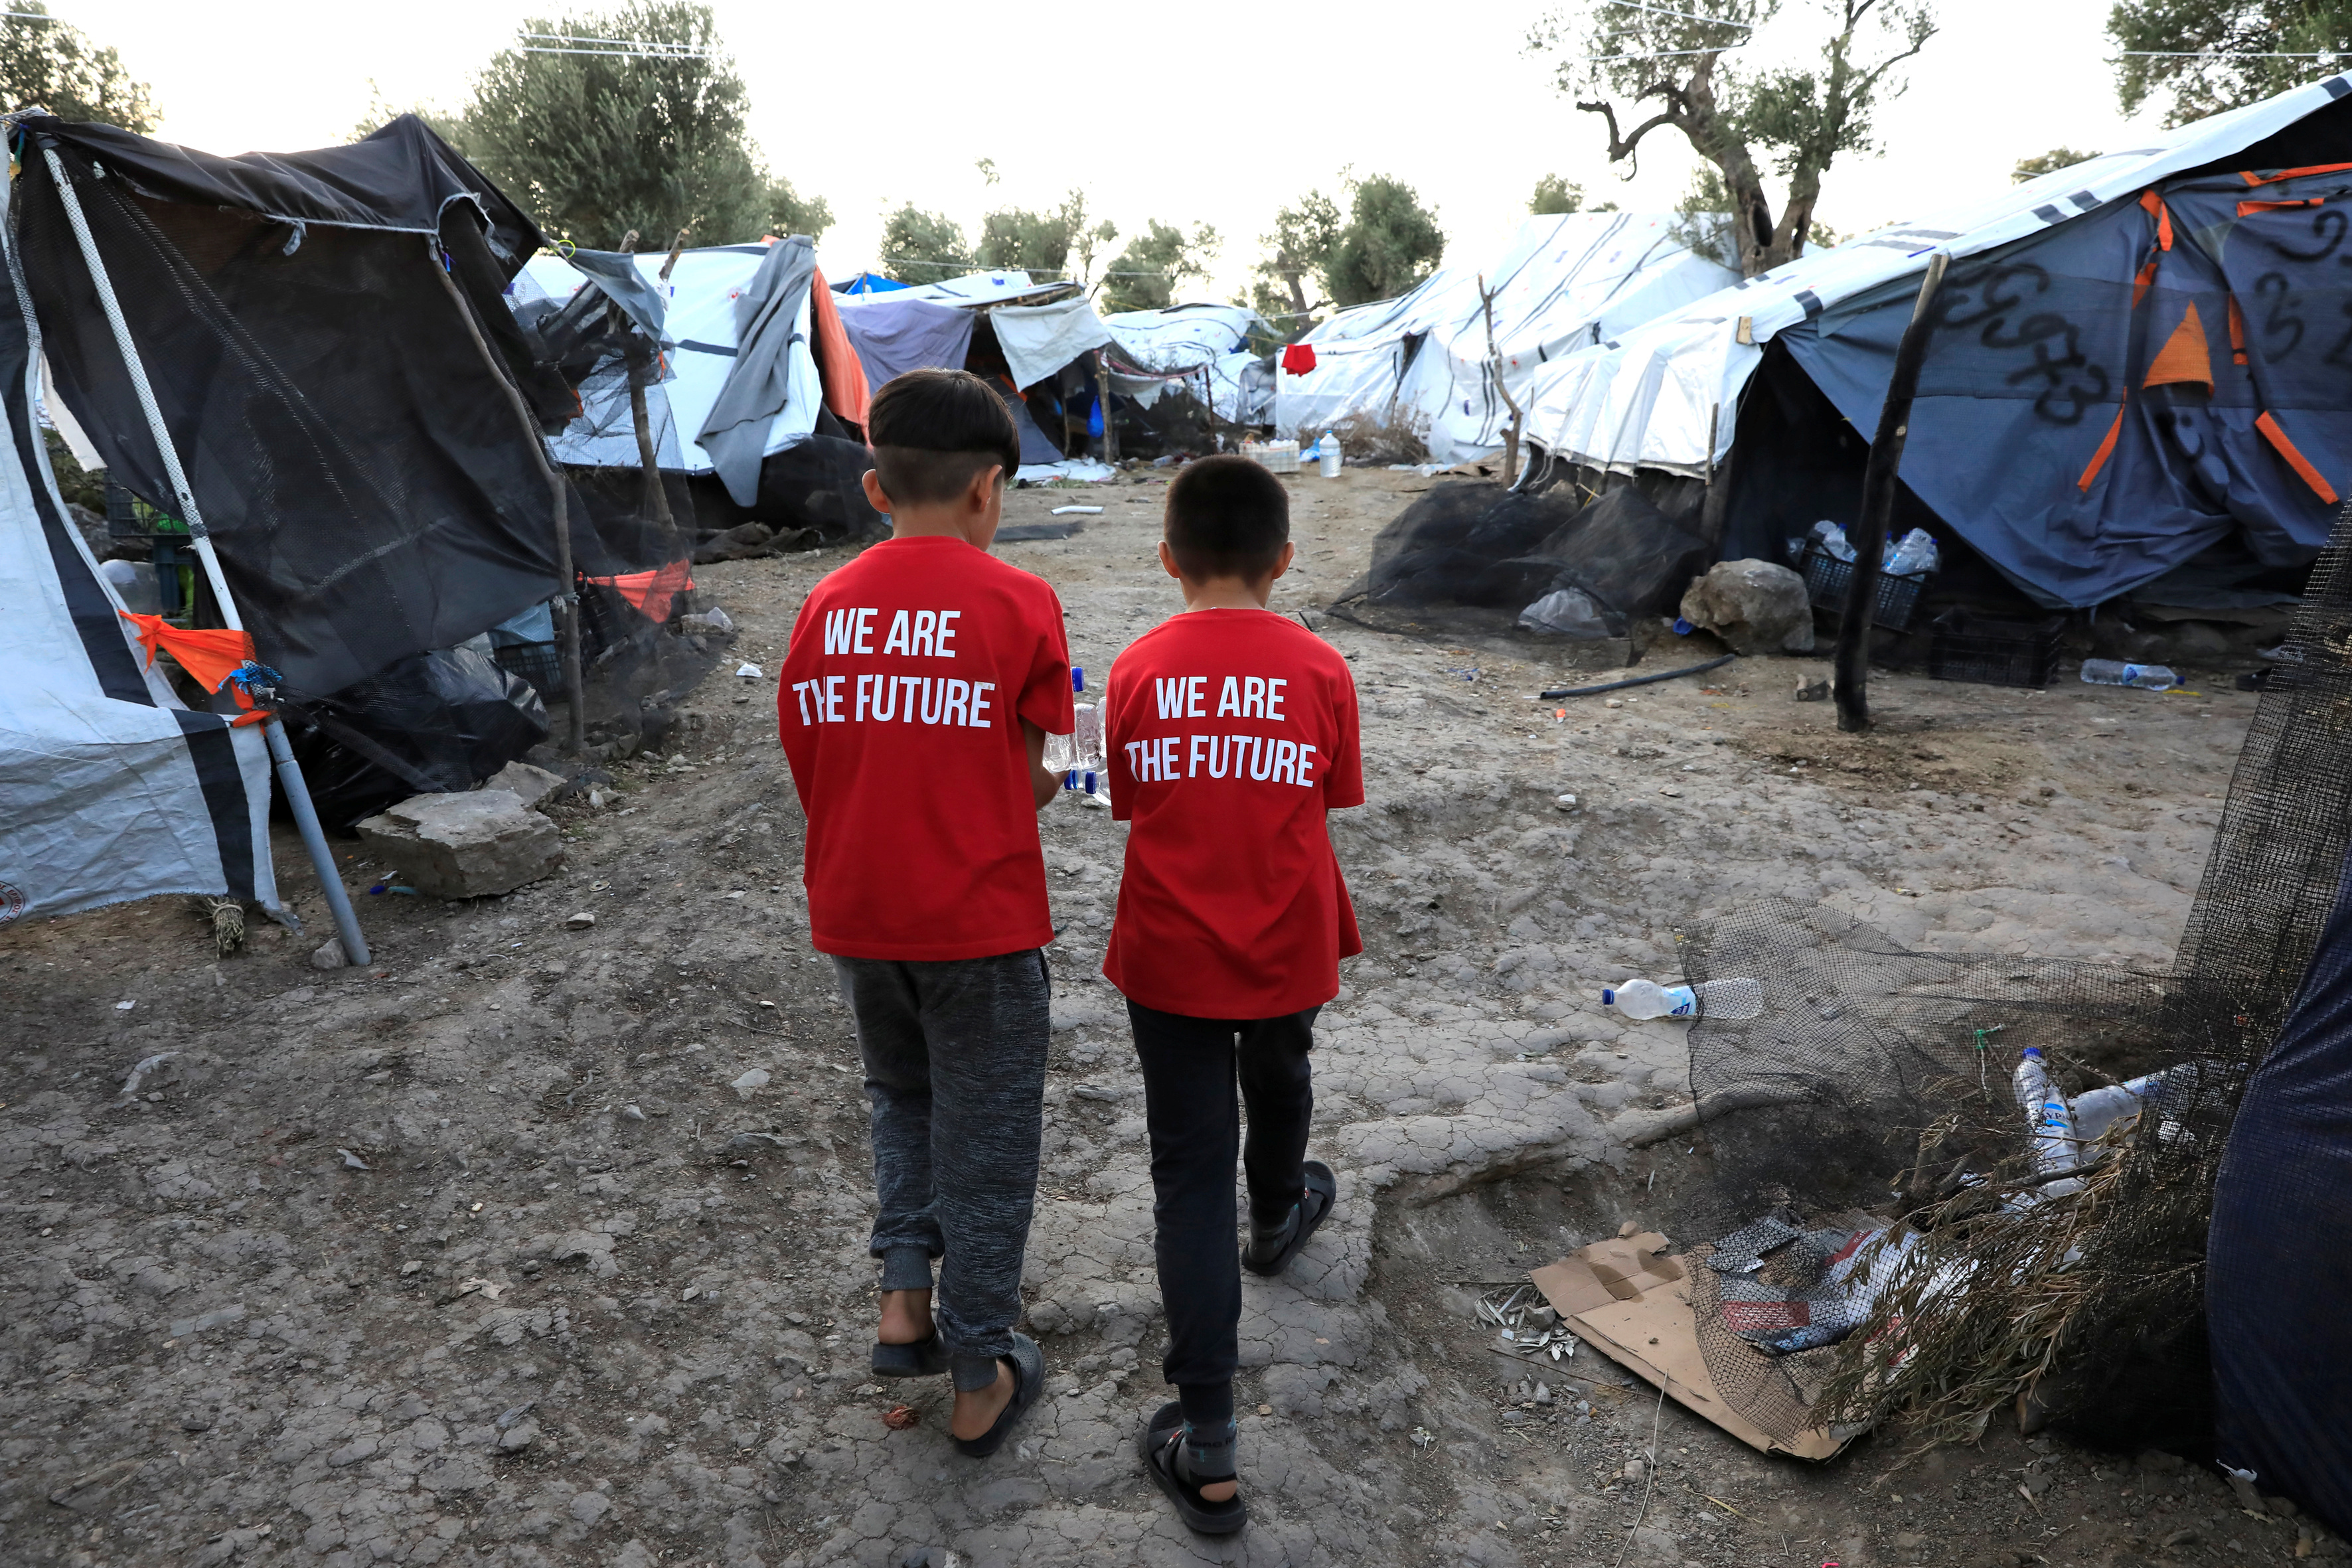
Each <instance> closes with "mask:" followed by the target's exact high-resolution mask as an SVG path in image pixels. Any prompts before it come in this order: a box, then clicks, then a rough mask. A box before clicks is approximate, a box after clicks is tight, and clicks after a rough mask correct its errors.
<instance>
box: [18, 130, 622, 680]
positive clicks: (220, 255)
mask: <svg viewBox="0 0 2352 1568" xmlns="http://www.w3.org/2000/svg"><path fill="white" fill-rule="evenodd" d="M12 132H13V143H12V144H13V150H14V151H15V152H16V155H17V158H18V161H19V163H20V165H21V169H22V174H21V176H20V178H19V179H18V180H17V182H16V194H15V197H14V200H13V201H12V203H11V204H10V210H9V220H10V224H11V227H12V231H13V237H14V241H15V244H16V249H17V252H18V254H19V255H20V256H21V257H22V258H23V285H24V287H25V288H26V289H27V290H28V291H29V293H30V296H31V303H32V306H33V308H34V310H35V313H36V315H37V319H38V321H39V325H40V331H41V336H42V340H43V349H44V352H45V353H46V355H47V360H48V363H49V366H50V370H51V374H52V376H53V378H54V383H55V385H56V388H57V392H58V396H59V397H60V398H61V399H62V400H63V401H64V403H65V404H66V405H67V407H68V409H69V410H70V411H71V413H72V414H73V416H74V417H75V419H76V420H77V421H78V422H79V424H80V426H81V427H82V429H83V430H84V431H85V432H87V433H88V435H89V439H90V441H91V443H92V445H93V446H95V447H97V448H98V451H99V453H100V456H101V457H102V458H104V459H105V461H106V464H107V467H108V469H109V471H110V474H111V475H112V476H113V477H114V478H115V479H118V480H120V481H121V483H123V484H124V485H125V486H127V487H128V488H129V489H131V490H132V491H133V492H135V493H137V494H138V495H139V496H141V497H142V499H145V500H149V501H150V502H152V504H154V505H156V506H157V507H158V508H160V509H162V510H165V511H167V512H169V511H174V510H176V508H175V505H174V499H173V485H172V482H171V479H170V476H169V475H168V473H167V472H166V469H165V466H164V464H163V462H162V460H161V458H160V456H159V453H158V451H157V449H156V446H155V443H154V440H153V438H152V436H151V435H150V433H149V426H148V424H147V422H146V419H145V417H144V416H143V412H142V406H141V404H140V400H139V396H138V389H137V388H136V387H135V386H134V385H133V384H132V382H131V378H129V377H127V376H126V375H125V374H124V372H123V362H122V358H121V353H119V352H118V350H117V347H116V340H115V337H114V335H113V330H112V324H111V323H110V321H109V319H108V315H107V309H106V304H105V302H104V301H103V300H101V299H100V294H99V290H98V289H97V288H96V287H95V285H94V283H93V280H92V276H91V271H90V268H89V266H88V264H87V263H86V261H85V258H84V255H83V252H82V248H81V245H80V240H79V236H78V235H77V233H76V232H75V228H76V222H77V219H76V216H75V215H73V214H71V213H69V212H68V210H67V205H66V204H65V203H64V202H63V201H62V200H61V199H60V195H59V191H58V177H59V175H60V174H61V175H62V177H63V178H64V179H65V180H67V181H69V182H71V184H72V186H73V189H74V192H75V195H76V196H77V198H78V201H77V204H76V205H78V206H79V211H80V214H81V215H83V216H84V218H85V220H86V222H87V225H88V228H89V236H90V238H91V240H92V241H93V242H94V244H95V247H96V249H97V251H98V252H99V255H100V258H102V260H103V263H104V266H105V269H106V271H107V272H108V273H109V274H110V277H111V279H112V284H113V294H114V296H115V298H116V299H117V300H119V301H120V310H121V313H122V315H123V317H124V318H125V324H126V325H127V328H128V331H129V336H130V338H131V342H134V343H135V344H136V345H137V349H138V353H139V355H140V357H141V359H142V361H143V363H144V368H145V372H146V375H147V379H148V381H149V383H150V384H151V385H152V392H153V395H154V398H155V400H156V402H157V404H158V405H159V406H160V411H161V414H162V416H163V425H164V426H165V428H167V429H168V431H169V432H170V434H171V437H172V439H173V445H174V446H176V447H177V448H178V450H179V453H180V456H181V459H182V461H183V463H184V467H185V469H186V476H187V479H188V482H189V484H190V486H191V488H192V490H193V492H194V497H195V499H196V500H197V501H198V502H199V503H200V505H201V510H202V513H203V516H204V519H205V525H206V527H207V528H208V530H209V532H210V535H211V538H212V541H213V543H214V547H215V549H216V551H217V552H218V554H219V557H220V560H221V563H222V567H223V569H224V572H225V574H226V581H227V583H228V584H229V586H230V588H231V591H232V592H233V593H234V594H235V595H236V599H237V601H238V603H239V604H240V605H242V606H243V608H244V613H245V616H246V618H247V628H248V629H249V630H250V631H251V632H252V634H253V637H254V640H255V644H256V650H257V655H258V657H259V658H261V660H262V661H263V662H264V663H266V664H268V665H270V666H272V667H274V668H277V669H278V671H280V672H281V673H282V674H283V676H284V677H285V680H286V685H287V687H288V689H290V690H292V691H295V692H306V693H310V694H323V693H327V692H331V691H336V690H339V689H343V688H345V687H348V686H350V685H352V683H353V682H355V681H358V680H361V679H365V678H367V677H370V676H373V675H375V674H377V673H378V672H380V671H382V670H383V669H385V668H388V667H389V666H391V665H393V664H394V663H395V662H396V661H399V660H401V659H403V658H408V657H410V656H413V655H415V654H419V653H422V652H424V651H425V650H427V649H432V648H446V647H452V646H453V645H455V644H457V643H459V642H461V641H463V640H465V639H466V638H467V637H473V636H475V635H476V634H478V633H480V632H483V631H485V630H487V629H488V628H489V627H490V626H494V625H496V624H498V623H499V622H501V621H504V620H506V619H508V618H509V617H510V616H515V615H516V614H518V613H519V612H521V611H523V610H525V609H526V608H528V607H529V606H530V605H534V604H536V603H539V602H541V601H544V600H546V599H548V598H550V597H551V596H552V595H556V594H557V593H559V592H560V591H561V589H562V586H563V582H562V577H563V573H562V567H561V565H560V553H561V552H560V550H559V542H558V539H557V526H558V524H557V519H558V518H559V517H560V516H562V515H564V514H565V513H566V512H567V511H568V512H569V513H570V514H571V515H570V521H569V528H568V531H569V534H570V539H569V542H570V544H571V546H572V564H573V566H574V568H575V569H576V570H578V571H580V572H583V573H586V574H610V573H614V572H627V571H635V570H641V569H644V568H646V567H649V566H654V565H657V564H659V562H657V561H655V560H650V559H645V558H643V557H644V555H645V548H644V546H643V545H642V544H641V543H636V542H632V541H629V540H626V539H624V540H621V541H619V542H618V543H619V545H620V548H618V549H615V548H614V547H612V546H610V545H608V544H607V543H606V542H605V541H604V539H603V538H602V537H600V535H599V534H598V533H597V531H596V530H595V527H594V525H593V521H591V520H590V519H588V518H587V517H585V516H583V513H584V512H585V510H586V509H584V508H579V507H565V506H563V505H562V502H561V501H560V500H559V496H560V493H561V492H560V490H559V489H556V488H555V487H553V486H551V482H550V474H549V468H548V466H547V461H546V458H545V454H544V449H543V447H541V442H540V439H539V437H540V432H541V431H542V430H545V429H551V428H558V427H560V426H562V424H563V423H564V422H565V421H567V420H568V419H569V418H570V417H571V416H572V415H573V414H574V413H575V412H576V411H577V409H578V401H577V398H576V397H575V395H573V394H572V391H571V389H570V388H569V387H568V386H567V385H566V384H564V383H563V381H562V377H561V376H560V375H559V374H556V373H555V371H554V370H553V369H552V368H551V367H550V366H547V365H545V364H543V363H541V354H540V353H539V350H538V348H537V345H535V344H534V343H533V342H531V341H530V338H529V337H528V335H527V334H526V333H525V332H524V331H523V330H522V328H521V327H520V325H519V324H518V323H517V322H516V321H515V320H514V318H513V316H512V314H511V312H510V311H509V310H507V308H506V306H505V303H504V301H503V300H502V298H501V293H502V291H503V289H505V287H506V285H507V283H508V281H509V279H511V278H512V277H513V275H514V273H515V272H516V271H517V270H518V269H519V268H520V267H521V265H522V263H523V262H524V261H525V260H527V259H528V258H530V255H531V254H532V252H533V251H534V250H536V249H537V248H538V247H540V246H541V243H542V240H541V234H540V232H539V230H538V228H537V226H535V225H533V224H532V222H531V221H530V218H529V217H528V216H525V215H524V214H523V213H522V212H521V211H520V209H518V208H517V207H516V206H515V205H514V204H513V203H511V202H509V200H508V199H507V198H506V197H505V196H504V195H501V194H500V193H499V191H498V189H497V188H496V187H495V186H493V185H492V184H490V183H489V181H488V179H486V178H485V177H484V176H483V175H482V174H481V173H480V172H479V171H478V170H477V169H475V168H474V167H473V166H472V165H471V164H469V163H467V162H466V161H465V160H464V159H463V158H461V157H459V156H458V155H457V153H455V152H453V151H452V150H451V149H450V148H449V147H448V146H447V144H446V143H445V142H442V141H441V140H440V138H439V137H437V136H436V135H435V134H434V133H433V132H431V131H430V130H429V129H427V128H426V127H425V124H424V123H423V122H422V121H419V120H417V119H416V118H415V117H414V116H403V117H401V118H400V119H398V120H395V121H393V122H392V123H390V124H388V125H386V126H384V127H383V129H382V130H380V131H378V132H375V133H374V134H373V135H372V136H370V137H368V138H366V139H365V140H364V141H362V142H355V143H352V144H351V145H349V146H343V147H332V148H326V149H322V150H320V151H317V152H310V153H284V154H263V153H249V154H246V155H244V156H240V157H235V158H228V157H217V156H214V155H212V154H209V153H198V152H194V151H192V150H189V149H186V148H182V147H175V146H172V145H170V144H168V143H164V142H155V141H151V140H149V139H147V138H145V137H141V136H136V135H133V134H131V132H125V131H121V130H118V129H116V128H114V127H111V126H104V125H84V124H74V123H68V122H66V121H60V120H57V119H55V118H52V117H49V116H47V115H42V114H37V113H34V114H25V115H20V116H18V117H16V119H15V121H13V126H12ZM50 153H54V154H55V157H56V163H55V165H54V169H53V167H52V164H51V163H50V161H49V157H48V154H50ZM518 398H520V406H519V405H518ZM526 410H527V412H526ZM533 425H536V426H538V428H537V429H534V428H532V426H533Z"/></svg>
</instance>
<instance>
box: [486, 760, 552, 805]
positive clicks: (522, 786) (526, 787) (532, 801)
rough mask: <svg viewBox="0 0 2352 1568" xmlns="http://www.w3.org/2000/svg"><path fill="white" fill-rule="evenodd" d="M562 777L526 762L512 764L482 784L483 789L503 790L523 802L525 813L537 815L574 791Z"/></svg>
mask: <svg viewBox="0 0 2352 1568" xmlns="http://www.w3.org/2000/svg"><path fill="white" fill-rule="evenodd" d="M571 784H572V781H571V780H570V779H567V778H565V777H564V776H563V775H562V773H550V772H548V771H547V770H546V769H545V768H542V767H538V766H535V765H533V764H532V763H526V762H520V761H518V762H511V763H508V764H507V765H506V766H505V767H502V768H500V769H499V771H498V772H497V773H492V774H491V775H490V776H489V777H488V778H486V779H484V780H483V781H482V787H483V788H484V789H502V790H504V791H506V792H507V793H508V794H509V795H512V796H514V797H515V798H516V799H517V800H520V802H522V805H523V809H524V810H525V811H537V810H538V809H539V808H540V807H541V806H542V805H546V804H547V803H548V802H549V801H551V800H553V799H554V798H555V797H556V796H557V795H561V794H562V793H563V792H564V790H566V789H568V788H569V787H571Z"/></svg>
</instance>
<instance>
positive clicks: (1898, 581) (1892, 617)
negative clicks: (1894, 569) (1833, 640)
mask: <svg viewBox="0 0 2352 1568" xmlns="http://www.w3.org/2000/svg"><path fill="white" fill-rule="evenodd" d="M1798 569H1799V571H1801V573H1802V574H1804V579H1805V592H1806V596H1807V597H1808V598H1810V599H1811V601H1812V603H1813V607H1814V608H1815V609H1821V610H1827V611H1829V612H1830V613H1831V614H1832V615H1843V613H1844V611H1845V591H1846V588H1847V586H1848V585H1849V584H1852V583H1853V562H1851V561H1841V560H1839V559H1838V558H1837V557H1836V556H1834V555H1832V554H1831V553H1830V552H1828V551H1826V550H1823V549H1822V547H1821V544H1820V542H1818V541H1815V540H1808V541H1806V542H1805V553H1804V555H1803V557H1802V559H1801V561H1800V562H1799V563H1798ZM1926 586H1927V574H1926V573H1925V572H1917V573H1914V574H1912V575H1910V576H1908V577H1897V576H1895V574H1892V573H1887V572H1882V573H1880V574H1879V576H1878V613H1877V614H1876V615H1875V616H1872V617H1871V621H1872V624H1873V625H1874V626H1885V628H1886V629H1887V630H1888V631H1890V632H1899V631H1906V630H1908V629H1909V628H1910V626H1911V617H1912V616H1914V615H1915V614H1916V613H1917V611H1918V608H1919V591H1920V590H1921V589H1922V588H1924V587H1926Z"/></svg>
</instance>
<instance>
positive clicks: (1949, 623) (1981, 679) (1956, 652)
mask: <svg viewBox="0 0 2352 1568" xmlns="http://www.w3.org/2000/svg"><path fill="white" fill-rule="evenodd" d="M1930 630H1932V631H1933V632H1934V634H1935V635H1934V636H1933V637H1931V638H1929V640H1928V644H1927V677H1928V679H1931V680H1969V681H1974V682H1975V683H1976V684H1977V685H1979V686H2028V687H2042V686H2047V685H2049V684H2050V678H2051V677H2052V676H2053V675H2055V674H2057V673H2058V656H2059V643H2060V641H2061V640H2062V639H2063V637H2064V636H2065V632H2066V617H2065V616H2050V617H2049V618H2047V619H2046V620H2040V621H1996V620H1989V619H1985V618H1982V617H1979V616H1964V615H1961V614H1958V612H1954V613H1951V614H1948V615H1942V616H1937V617H1936V620H1935V623H1934V625H1933V626H1931V627H1930Z"/></svg>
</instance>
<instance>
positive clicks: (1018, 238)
mask: <svg viewBox="0 0 2352 1568" xmlns="http://www.w3.org/2000/svg"><path fill="white" fill-rule="evenodd" d="M981 162H982V163H988V162H989V161H988V160H987V159H985V158H983V159H982V160H981ZM991 167H993V166H992V165H991ZM991 183H993V181H992V182H991ZM1117 238H1118V225H1116V224H1114V223H1112V222H1111V221H1110V220H1109V219H1108V218H1106V219H1104V220H1103V221H1102V222H1100V223H1089V222H1087V195H1086V193H1085V192H1084V191H1079V190H1073V191H1072V192H1071V193H1070V194H1069V195H1066V196H1065V197H1063V198H1062V205H1060V206H1058V207H1055V209H1054V210H1053V211H1051V212H1043V213H1034V212H1031V211H1029V210H1028V209H1027V208H1025V207H1009V208H1006V209H1004V210H1003V211H1001V212H992V213H990V214H988V215H987V216H984V217H982V219H981V220H980V246H979V250H978V257H979V260H980V265H981V266H982V267H1005V268H1020V269H1021V270H1022V271H1024V272H1027V273H1030V274H1032V275H1033V276H1034V275H1036V274H1041V273H1043V274H1051V273H1062V274H1065V275H1067V274H1069V273H1071V272H1072V270H1073V269H1072V268H1071V266H1070V261H1071V258H1072V257H1073V255H1074V254H1075V256H1076V260H1077V267H1076V272H1077V273H1078V274H1080V275H1084V274H1085V273H1087V272H1088V271H1090V270H1091V269H1092V268H1093V266H1094V258H1095V251H1096V248H1097V247H1098V246H1102V245H1107V244H1108V243H1109V242H1110V241H1112V240H1114V239H1117Z"/></svg>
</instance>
